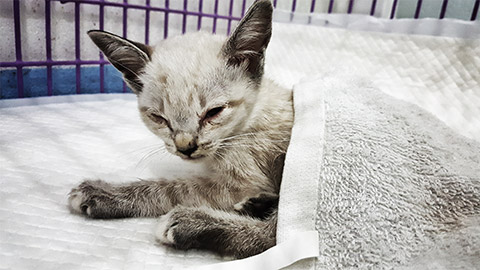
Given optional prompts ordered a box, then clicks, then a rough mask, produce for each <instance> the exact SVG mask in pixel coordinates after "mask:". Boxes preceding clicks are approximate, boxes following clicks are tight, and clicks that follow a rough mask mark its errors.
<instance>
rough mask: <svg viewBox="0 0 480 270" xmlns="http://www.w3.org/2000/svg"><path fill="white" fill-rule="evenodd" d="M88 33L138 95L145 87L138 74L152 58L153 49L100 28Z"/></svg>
mask: <svg viewBox="0 0 480 270" xmlns="http://www.w3.org/2000/svg"><path fill="white" fill-rule="evenodd" d="M88 35H89V36H90V38H91V39H92V40H93V42H94V43H95V44H96V45H97V47H98V48H99V49H100V50H101V51H102V52H103V54H105V56H107V58H108V61H110V63H112V65H113V66H114V67H115V68H116V69H118V70H119V71H120V72H122V73H123V78H124V79H125V82H126V83H127V84H128V86H130V88H131V89H132V90H133V92H135V94H137V95H138V94H139V93H140V91H142V88H143V85H142V82H140V80H139V78H138V75H139V74H140V73H141V72H142V71H143V69H144V68H145V65H146V64H147V63H148V61H150V60H151V55H152V52H153V49H152V48H151V47H150V46H148V45H145V44H141V43H138V42H134V41H130V40H128V39H125V38H122V37H119V36H117V35H114V34H112V33H108V32H104V31H100V30H90V31H88Z"/></svg>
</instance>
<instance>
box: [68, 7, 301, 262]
mask: <svg viewBox="0 0 480 270" xmlns="http://www.w3.org/2000/svg"><path fill="white" fill-rule="evenodd" d="M271 21H272V5H271V3H270V1H268V0H259V1H256V2H255V3H254V4H253V5H252V7H251V8H250V9H249V10H248V12H247V14H246V15H245V16H244V18H243V19H242V20H241V21H240V23H239V25H238V26H237V28H236V29H235V31H234V32H233V33H232V35H231V36H230V37H228V38H227V39H226V40H225V38H224V37H221V36H215V35H211V34H206V33H194V34H186V35H183V36H177V37H173V38H169V39H167V40H164V41H162V42H161V43H160V44H158V45H157V46H155V47H149V46H147V45H144V44H140V43H137V42H133V41H130V40H126V39H123V38H121V37H118V36H116V35H113V34H111V33H107V32H103V31H90V32H89V33H88V34H89V36H90V37H91V39H92V40H93V41H94V42H95V44H96V45H97V46H98V47H99V48H100V50H102V52H103V53H104V54H105V55H106V56H107V58H108V60H109V61H110V62H111V63H112V64H113V65H114V66H115V67H116V68H117V69H118V70H120V71H121V72H122V73H123V75H124V79H125V81H126V82H127V83H128V85H129V86H130V88H131V89H132V90H133V91H134V92H135V94H136V95H137V97H138V108H139V110H140V115H141V118H142V120H143V122H144V123H145V125H146V126H147V127H148V128H149V129H150V130H151V131H152V132H153V133H154V134H155V135H157V136H158V137H160V138H161V139H162V140H163V141H164V142H165V145H166V148H167V150H168V151H169V152H171V153H173V154H175V155H178V156H180V157H181V158H183V159H185V160H191V161H196V162H202V163H204V164H205V166H208V167H210V168H211V170H213V171H214V172H215V174H214V176H213V177H211V178H202V177H195V176H192V177H191V178H190V179H177V180H171V181H167V180H164V179H156V180H148V181H139V182H134V183H128V184H124V185H111V184H109V183H106V182H104V181H101V180H96V181H91V180H87V181H84V182H83V183H82V184H80V185H79V186H78V187H76V188H74V189H73V190H72V191H71V193H70V197H69V204H70V206H71V208H72V209H73V210H75V211H76V212H79V213H82V214H84V215H87V216H88V217H91V218H124V217H159V216H162V217H161V218H160V224H159V226H158V228H157V230H156V237H157V238H158V239H159V241H160V242H162V243H164V244H167V245H172V246H174V247H176V248H179V249H191V248H200V249H208V250H212V251H215V252H217V253H220V254H222V255H228V256H234V257H237V258H243V257H248V256H251V255H254V254H257V253H260V252H262V251H264V250H266V249H268V248H270V247H272V246H273V245H275V234H276V222H277V216H276V202H277V200H278V193H279V188H280V181H281V176H282V170H283V162H284V157H285V152H286V149H287V146H288V142H289V139H290V133H291V128H292V124H293V107H292V93H291V91H290V90H287V89H284V88H281V87H279V86H278V85H276V84H274V83H273V82H271V81H270V80H268V79H265V78H263V66H264V58H265V50H266V48H267V45H268V43H269V40H270V36H271V25H272V23H271Z"/></svg>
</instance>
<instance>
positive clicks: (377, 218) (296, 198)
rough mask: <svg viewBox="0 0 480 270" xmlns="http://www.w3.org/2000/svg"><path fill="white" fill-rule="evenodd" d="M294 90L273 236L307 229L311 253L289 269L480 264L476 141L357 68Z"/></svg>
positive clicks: (479, 176)
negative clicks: (313, 242) (315, 238)
mask: <svg viewBox="0 0 480 270" xmlns="http://www.w3.org/2000/svg"><path fill="white" fill-rule="evenodd" d="M294 100H295V123H294V127H293V131H292V139H291V143H290V146H289V149H288V151H287V156H286V160H285V170H284V175H283V180H282V189H281V192H280V203H279V219H278V226H277V238H278V239H277V241H278V242H280V243H281V242H282V241H284V239H288V238H289V237H291V236H292V235H295V234H297V233H298V232H301V231H309V230H312V229H316V230H317V231H318V235H319V238H320V240H319V248H320V255H319V257H318V258H317V259H316V260H314V259H309V260H304V261H302V262H299V263H297V264H295V265H293V266H291V268H289V269H393V268H401V269H479V268H480V257H479V256H478V255H479V254H480V165H479V164H480V143H478V142H476V141H474V140H471V139H468V138H466V137H464V136H462V135H459V134H457V133H455V132H454V131H453V130H452V129H450V128H448V127H446V126H445V125H444V124H443V123H442V122H440V121H439V120H438V119H436V118H435V117H433V116H432V115H431V114H429V113H428V112H425V111H424V110H422V109H421V108H419V107H418V106H416V105H413V104H409V103H406V102H403V101H400V100H397V99H395V98H393V97H391V96H389V95H387V94H385V93H383V92H382V91H380V90H379V89H377V88H375V87H373V86H371V85H369V83H368V82H366V81H364V80H362V79H360V78H356V79H352V77H345V76H338V75H330V76H325V75H322V76H319V77H318V78H316V79H315V78H313V79H310V80H308V81H304V82H302V83H300V84H298V85H296V86H295V87H294ZM299 248H301V247H299Z"/></svg>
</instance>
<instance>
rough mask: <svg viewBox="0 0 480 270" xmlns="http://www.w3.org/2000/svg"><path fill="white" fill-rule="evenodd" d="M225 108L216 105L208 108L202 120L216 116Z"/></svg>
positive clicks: (208, 119)
mask: <svg viewBox="0 0 480 270" xmlns="http://www.w3.org/2000/svg"><path fill="white" fill-rule="evenodd" d="M223 109H225V107H216V108H213V109H211V110H209V111H208V112H207V113H206V114H205V117H204V118H203V120H204V121H210V120H213V119H214V118H216V117H217V116H218V115H219V114H220V113H221V112H222V111H223Z"/></svg>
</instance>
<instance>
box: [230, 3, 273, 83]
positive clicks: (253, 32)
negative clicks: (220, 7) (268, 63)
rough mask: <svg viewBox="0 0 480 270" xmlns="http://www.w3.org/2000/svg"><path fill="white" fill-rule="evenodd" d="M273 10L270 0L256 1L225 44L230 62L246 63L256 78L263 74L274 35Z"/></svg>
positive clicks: (234, 63)
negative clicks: (267, 52) (265, 60)
mask: <svg viewBox="0 0 480 270" xmlns="http://www.w3.org/2000/svg"><path fill="white" fill-rule="evenodd" d="M272 12H273V7H272V3H271V2H270V0H258V1H256V2H255V3H254V4H253V5H252V6H251V7H250V9H249V10H248V11H247V14H245V16H244V17H243V19H242V20H241V21H240V23H239V24H238V26H237V28H236V29H235V31H234V32H233V33H232V35H231V36H230V37H229V39H228V40H227V42H226V43H225V44H224V45H223V54H224V56H225V57H226V58H227V61H228V64H229V65H233V66H239V65H245V67H246V69H247V71H248V72H249V73H250V75H251V76H252V78H254V79H259V78H261V77H262V75H263V62H264V58H265V49H266V48H267V45H268V42H269V41H270V37H271V35H272Z"/></svg>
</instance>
